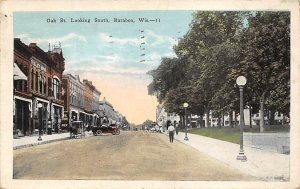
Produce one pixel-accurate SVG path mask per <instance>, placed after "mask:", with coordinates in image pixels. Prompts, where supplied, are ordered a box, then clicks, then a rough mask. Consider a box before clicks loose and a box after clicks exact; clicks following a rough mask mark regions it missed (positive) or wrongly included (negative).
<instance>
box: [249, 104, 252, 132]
mask: <svg viewBox="0 0 300 189" xmlns="http://www.w3.org/2000/svg"><path fill="white" fill-rule="evenodd" d="M249 118H250V119H249V120H250V124H249V125H250V126H249V127H250V129H252V108H251V106H249Z"/></svg>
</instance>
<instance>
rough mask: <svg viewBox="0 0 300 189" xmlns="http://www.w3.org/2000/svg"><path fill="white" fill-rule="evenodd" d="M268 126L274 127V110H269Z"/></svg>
mask: <svg viewBox="0 0 300 189" xmlns="http://www.w3.org/2000/svg"><path fill="white" fill-rule="evenodd" d="M269 123H270V125H275V112H274V110H270V122H269Z"/></svg>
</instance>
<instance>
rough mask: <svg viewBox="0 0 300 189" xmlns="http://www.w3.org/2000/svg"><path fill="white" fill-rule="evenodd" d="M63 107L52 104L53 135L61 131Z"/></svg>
mask: <svg viewBox="0 0 300 189" xmlns="http://www.w3.org/2000/svg"><path fill="white" fill-rule="evenodd" d="M63 109H64V107H63V106H61V105H58V104H54V103H53V107H52V110H53V112H52V113H53V114H52V115H53V117H52V120H53V121H52V129H53V130H54V132H55V133H60V132H61V129H62V126H61V124H62V119H63V112H64V110H63Z"/></svg>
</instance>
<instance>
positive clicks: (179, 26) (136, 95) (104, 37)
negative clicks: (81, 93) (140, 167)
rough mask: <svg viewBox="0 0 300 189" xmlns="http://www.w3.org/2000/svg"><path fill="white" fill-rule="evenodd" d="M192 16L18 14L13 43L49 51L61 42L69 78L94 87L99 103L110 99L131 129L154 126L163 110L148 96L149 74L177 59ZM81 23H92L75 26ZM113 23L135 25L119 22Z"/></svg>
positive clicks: (164, 13)
mask: <svg viewBox="0 0 300 189" xmlns="http://www.w3.org/2000/svg"><path fill="white" fill-rule="evenodd" d="M193 12H194V11H115V12H114V11H100V12H15V13H14V37H18V38H21V41H22V42H23V43H25V44H29V43H31V42H34V43H37V45H38V46H39V47H40V48H42V49H43V50H44V51H47V50H48V48H49V43H50V44H51V46H52V45H58V44H59V42H60V43H61V45H62V50H63V55H64V57H65V64H66V70H65V73H71V74H73V75H75V74H77V75H80V78H81V80H82V79H88V80H90V81H92V82H93V84H94V85H95V86H96V87H97V89H98V90H100V91H101V93H102V94H101V96H100V100H102V99H103V98H104V97H105V98H106V99H107V100H108V101H109V102H110V103H111V104H112V105H113V106H114V108H115V110H117V111H119V112H120V113H121V114H123V115H124V116H126V118H127V120H128V121H129V122H130V123H135V124H140V123H142V122H144V121H145V120H146V119H150V120H153V121H154V120H155V110H156V106H157V104H158V103H157V101H156V98H155V97H154V96H149V95H148V91H147V85H148V84H149V83H150V82H151V80H152V78H151V76H149V75H147V74H146V72H147V71H149V70H152V69H155V68H156V67H157V66H158V65H159V64H160V61H161V58H162V57H173V56H175V54H174V51H173V49H172V47H173V46H174V45H175V44H177V41H178V38H179V37H182V36H183V35H184V34H185V33H186V32H187V31H188V29H189V24H190V22H191V20H192V13H193ZM80 18H81V19H82V20H85V21H88V20H89V23H88V22H71V19H72V20H73V21H75V20H79V19H80ZM95 18H97V19H98V20H100V19H103V20H108V21H109V22H95ZM114 18H118V19H123V18H127V19H129V20H130V19H132V20H133V21H134V22H114ZM139 18H148V19H149V20H154V21H150V22H147V23H145V22H140V21H139ZM61 19H62V20H65V21H66V22H60V21H61ZM47 20H48V21H50V20H51V21H54V20H55V22H47ZM156 21H157V22H156Z"/></svg>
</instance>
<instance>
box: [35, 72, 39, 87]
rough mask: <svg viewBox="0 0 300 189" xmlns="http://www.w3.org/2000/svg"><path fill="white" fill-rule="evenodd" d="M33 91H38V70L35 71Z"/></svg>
mask: <svg viewBox="0 0 300 189" xmlns="http://www.w3.org/2000/svg"><path fill="white" fill-rule="evenodd" d="M35 91H36V92H38V91H39V74H38V72H35Z"/></svg>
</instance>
